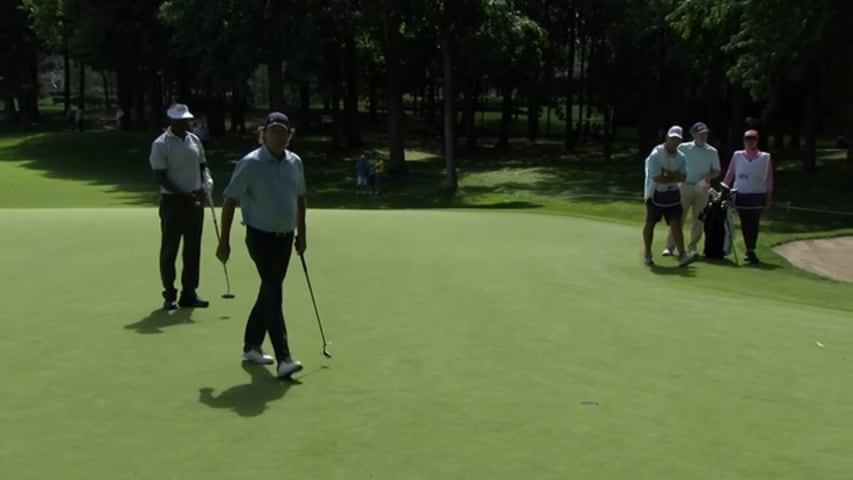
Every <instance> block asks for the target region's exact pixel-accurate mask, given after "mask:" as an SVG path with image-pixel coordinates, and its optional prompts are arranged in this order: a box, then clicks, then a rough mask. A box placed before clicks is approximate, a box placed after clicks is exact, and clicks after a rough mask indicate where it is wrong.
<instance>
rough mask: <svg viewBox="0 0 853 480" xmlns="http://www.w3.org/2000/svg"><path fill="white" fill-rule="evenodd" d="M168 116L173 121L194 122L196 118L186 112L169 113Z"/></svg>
mask: <svg viewBox="0 0 853 480" xmlns="http://www.w3.org/2000/svg"><path fill="white" fill-rule="evenodd" d="M167 115H168V116H169V118H171V119H172V120H192V119H193V118H195V117H194V116H193V114H192V113H190V112H184V113H183V114H180V113H176V112H169V113H168V114H167Z"/></svg>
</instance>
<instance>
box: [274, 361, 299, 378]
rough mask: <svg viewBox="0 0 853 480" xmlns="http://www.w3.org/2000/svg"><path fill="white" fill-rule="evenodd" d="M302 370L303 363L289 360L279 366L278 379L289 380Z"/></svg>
mask: <svg viewBox="0 0 853 480" xmlns="http://www.w3.org/2000/svg"><path fill="white" fill-rule="evenodd" d="M300 370H302V363H301V362H300V361H299V360H291V359H289V358H288V359H287V360H285V361H283V362H281V363H279V364H278V371H277V372H276V377H277V378H278V379H279V380H284V379H289V378H290V376H291V375H293V374H294V373H296V372H298V371H300Z"/></svg>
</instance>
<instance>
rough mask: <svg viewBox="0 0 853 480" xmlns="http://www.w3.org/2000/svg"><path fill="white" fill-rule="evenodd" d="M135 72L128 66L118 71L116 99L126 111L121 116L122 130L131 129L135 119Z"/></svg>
mask: <svg viewBox="0 0 853 480" xmlns="http://www.w3.org/2000/svg"><path fill="white" fill-rule="evenodd" d="M133 79H134V72H133V70H132V69H130V68H128V67H122V68H119V69H118V71H117V72H116V99H117V101H118V105H119V108H121V110H122V112H124V116H123V117H121V121H120V126H121V129H122V130H130V128H131V125H132V124H133V120H132V117H131V114H132V113H133V97H134V94H133V90H134V84H133V82H134V80H133Z"/></svg>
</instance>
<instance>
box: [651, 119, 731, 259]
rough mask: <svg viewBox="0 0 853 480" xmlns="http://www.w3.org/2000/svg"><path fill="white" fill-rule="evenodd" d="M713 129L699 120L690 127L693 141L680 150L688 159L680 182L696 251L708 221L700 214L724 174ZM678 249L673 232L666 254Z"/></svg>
mask: <svg viewBox="0 0 853 480" xmlns="http://www.w3.org/2000/svg"><path fill="white" fill-rule="evenodd" d="M710 132H711V130H710V129H709V128H708V125H705V124H704V123H703V122H697V123H695V124H694V125H693V126H692V127H690V135H691V136H692V137H693V141H692V142H686V143H682V144H681V145H679V146H678V150H679V151H680V152H681V153H683V154H684V156H685V157H686V158H687V176H686V178H685V179H684V181H683V182H681V184H680V185H679V188H680V190H681V207H682V218H681V223H682V225H687V212H688V211H690V212H691V213H690V218H691V220H692V222H693V225H692V228H691V230H690V240H689V241H688V242H686V243H687V251H689V252H696V249H697V246H698V245H699V240H700V239H701V238H702V231H703V230H704V226H705V225H704V224H703V222H702V220H699V214H700V213H701V212H702V210H703V209H704V208H705V206H706V205H707V204H708V192H709V190H710V189H711V182H712V181H713V180H714V179H716V178H717V177H719V176H720V173H721V172H722V169H721V168H720V154H719V152H718V151H717V149H716V148H714V147H713V146H711V145H710V144H709V143H708V134H709V133H710ZM674 250H675V240H674V239H673V237H672V233H670V234H669V238H667V241H666V249H665V250H664V251H663V256H669V255H672V252H673V251H674Z"/></svg>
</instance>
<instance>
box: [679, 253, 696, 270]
mask: <svg viewBox="0 0 853 480" xmlns="http://www.w3.org/2000/svg"><path fill="white" fill-rule="evenodd" d="M695 261H696V252H687V253H682V254H681V256H679V257H678V266H679V267H683V266H685V265H689V264H691V263H693V262H695Z"/></svg>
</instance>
